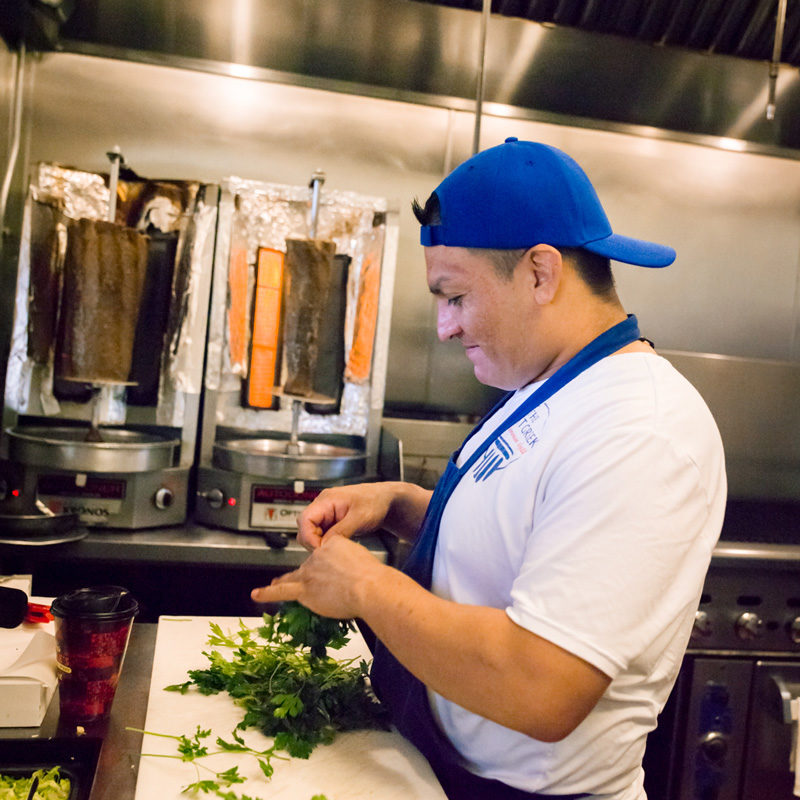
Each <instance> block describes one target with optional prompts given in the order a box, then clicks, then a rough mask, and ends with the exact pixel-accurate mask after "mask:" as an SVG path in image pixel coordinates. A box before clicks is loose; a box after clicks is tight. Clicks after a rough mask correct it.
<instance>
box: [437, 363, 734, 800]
mask: <svg viewBox="0 0 800 800" xmlns="http://www.w3.org/2000/svg"><path fill="white" fill-rule="evenodd" d="M539 385H541V384H534V385H531V386H528V387H525V388H524V389H521V390H520V391H519V392H517V393H516V395H515V396H514V397H513V398H511V400H509V402H507V403H506V405H505V406H504V407H503V408H502V409H501V410H500V411H499V412H497V414H496V415H495V418H494V419H491V420H488V421H487V422H486V423H485V424H484V426H483V428H482V429H481V430H480V431H479V432H478V433H477V434H476V435H475V436H473V437H472V439H471V440H470V441H469V443H468V445H467V446H466V447H465V449H464V451H463V452H462V454H461V458H460V459H459V461H460V463H461V464H463V463H464V462H465V459H467V458H468V457H469V455H470V454H471V453H472V452H474V450H475V449H476V448H477V446H478V445H479V443H480V442H482V441H483V440H484V438H485V437H486V436H488V435H490V434H491V433H492V432H493V431H494V430H495V428H496V427H497V422H498V420H499V419H500V417H507V416H508V415H510V413H511V411H513V410H514V409H515V408H517V407H518V406H519V404H520V403H521V402H522V401H523V400H524V399H525V398H526V397H528V396H529V395H530V394H531V393H532V392H533V391H534V390H535V389H536V388H537V387H538V386H539ZM725 498H726V480H725V465H724V456H723V451H722V442H721V440H720V437H719V433H718V431H717V427H716V425H715V423H714V420H713V419H712V417H711V414H710V412H709V411H708V408H707V407H706V405H705V403H704V402H703V400H702V398H701V397H700V395H699V394H698V393H697V392H696V391H695V389H694V388H693V387H692V386H691V385H690V384H689V383H688V382H687V381H686V380H685V379H684V378H683V377H682V376H681V375H680V374H679V373H678V372H677V371H676V370H675V369H674V368H673V367H672V365H671V364H670V363H669V362H668V361H666V360H665V359H663V358H661V357H660V356H657V355H655V354H651V353H624V354H619V355H613V356H610V357H608V358H605V359H603V360H602V361H600V362H598V363H597V364H595V365H593V366H592V367H590V368H589V369H588V370H586V371H585V372H583V373H582V374H581V375H579V376H578V377H577V378H575V379H574V380H573V381H572V382H570V383H569V384H567V386H565V387H564V388H563V389H561V390H560V391H559V392H557V393H556V394H555V395H554V396H553V397H551V398H550V399H549V400H547V401H546V403H545V404H544V405H542V406H540V407H539V408H537V409H536V410H535V411H533V412H531V413H530V414H529V415H528V416H526V417H525V418H524V419H523V420H522V421H521V422H518V423H517V424H515V425H514V426H513V427H512V428H511V429H510V430H508V431H507V432H506V433H504V434H503V435H502V437H501V440H500V441H498V442H496V443H495V444H493V445H492V446H490V447H489V449H488V450H487V452H486V453H485V454H484V455H483V456H482V457H481V458H479V459H478V461H477V463H476V464H475V465H474V466H473V467H472V469H471V470H470V471H469V472H468V473H467V474H466V475H464V477H463V478H462V479H461V481H460V483H459V484H458V486H457V487H456V489H455V491H454V493H453V495H452V496H451V498H450V501H449V502H448V504H447V507H446V509H445V511H444V515H443V517H442V522H441V528H440V532H439V540H438V543H437V549H436V555H435V561H434V569H433V586H432V588H433V591H434V592H435V593H436V594H437V595H440V596H442V597H445V598H448V599H452V600H454V601H456V602H459V603H467V604H476V605H484V606H492V607H495V608H504V609H506V611H507V613H508V615H509V617H510V618H511V619H512V620H513V621H514V622H515V623H517V624H518V625H521V626H522V627H524V628H526V629H528V630H530V631H532V632H533V633H535V634H537V635H539V636H541V637H543V638H545V639H548V640H549V641H551V642H554V643H555V644H557V645H559V646H560V647H562V648H564V649H565V650H567V651H569V652H571V653H574V654H576V655H578V656H580V657H581V658H583V659H584V660H586V661H588V662H589V663H591V664H593V665H594V666H596V667H598V668H599V669H600V670H602V671H603V672H604V673H605V674H606V675H608V676H609V677H610V678H611V679H612V680H611V684H610V686H609V687H608V689H607V691H606V692H605V694H604V695H603V697H602V698H601V699H600V701H599V702H598V704H597V705H596V707H595V708H594V709H593V710H592V712H591V713H590V714H589V716H588V717H587V718H586V719H585V720H584V721H583V722H582V723H581V724H580V725H579V726H578V727H577V728H576V729H575V730H574V731H573V732H572V733H571V734H570V735H569V736H567V737H566V738H565V739H564V740H562V741H560V742H555V743H547V742H541V741H537V740H535V739H532V738H530V737H528V736H526V735H524V734H522V733H518V732H516V731H512V730H510V729H508V728H504V727H502V726H500V725H498V724H496V723H494V722H490V721H489V720H487V719H485V718H483V717H480V716H478V715H476V714H473V713H471V712H469V711H466V710H465V709H464V708H462V707H460V706H458V705H456V704H454V703H451V702H449V701H447V700H444V699H443V698H442V697H441V696H439V695H437V694H435V693H432V692H431V693H430V697H431V705H432V708H433V712H434V715H435V716H436V718H437V720H438V721H439V724H440V725H441V726H442V728H443V729H444V731H445V732H446V733H447V736H448V737H449V738H450V740H451V741H452V742H453V744H454V745H455V747H456V748H457V749H458V750H459V751H460V752H461V754H462V755H463V756H464V757H465V758H466V760H467V765H468V767H469V769H471V770H472V771H473V772H475V773H477V774H479V775H483V776H485V777H488V778H495V779H498V780H501V781H503V782H504V783H507V784H509V785H511V786H515V787H518V788H521V789H525V790H527V791H537V792H542V793H545V794H547V793H552V794H566V793H573V792H574V793H578V792H589V793H591V794H594V795H597V796H599V797H603V798H613V800H642V798H644V797H645V793H644V790H643V788H642V781H643V771H642V767H641V760H642V755H643V753H644V748H645V739H646V736H647V734H648V732H649V731H650V730H651V729H652V728H654V727H655V725H656V718H657V715H658V713H659V712H660V711H661V709H662V708H663V706H664V703H665V702H666V700H667V696H668V695H669V692H670V689H671V688H672V685H673V683H674V681H675V678H676V677H677V673H678V670H679V668H680V665H681V659H682V657H683V654H684V651H685V649H686V645H687V643H688V639H689V635H690V632H691V627H692V621H693V619H694V613H695V611H696V609H697V606H698V602H699V599H700V593H701V590H702V587H703V582H704V578H705V574H706V570H707V568H708V565H709V562H710V558H711V552H712V550H713V548H714V545H715V543H716V541H717V539H718V537H719V532H720V529H721V527H722V519H723V516H724V510H725ZM531 680H536V675H535V674H533V673H532V674H531Z"/></svg>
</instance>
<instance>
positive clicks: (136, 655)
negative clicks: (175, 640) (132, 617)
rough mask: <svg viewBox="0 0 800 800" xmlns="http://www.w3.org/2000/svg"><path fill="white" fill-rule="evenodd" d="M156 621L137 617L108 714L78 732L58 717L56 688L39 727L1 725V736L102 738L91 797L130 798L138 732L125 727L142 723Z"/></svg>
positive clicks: (138, 749) (96, 799) (107, 799)
mask: <svg viewBox="0 0 800 800" xmlns="http://www.w3.org/2000/svg"><path fill="white" fill-rule="evenodd" d="M156 630H157V626H156V625H154V624H143V623H136V624H134V626H133V630H132V632H131V638H130V642H129V644H128V650H127V652H126V654H125V662H124V664H123V668H122V673H121V675H120V680H119V685H118V686H117V692H116V695H115V697H114V704H113V706H112V708H111V715H110V717H109V719H108V720H106V721H104V722H102V723H96V724H95V725H87V726H85V728H84V730H83V732H82V733H81V732H79V731H78V730H77V729H76V727H75V726H74V725H66V724H63V723H61V721H60V720H59V711H58V692H56V693H55V695H54V696H53V699H52V701H51V703H50V706H49V708H48V710H47V714H46V715H45V718H44V720H43V721H42V724H41V726H40V727H39V728H5V729H0V749H2V739H11V738H13V739H17V738H22V739H27V738H31V739H34V738H37V739H53V738H55V739H57V740H59V741H62V740H64V741H65V747H68V746H69V740H70V739H74V738H75V737H78V736H79V735H80V736H84V737H89V738H97V739H102V745H101V749H100V757H99V760H98V762H97V770H96V773H95V779H94V784H93V786H92V789H91V794H90V795H89V798H90V800H132V798H133V796H134V792H135V789H136V775H137V770H138V767H139V755H140V753H141V749H142V734H141V733H137V732H136V731H131V730H128V728H129V727H130V728H139V729H141V728H143V727H144V721H145V714H146V712H147V697H148V692H149V691H150V672H151V670H152V666H153V651H154V648H155V641H156Z"/></svg>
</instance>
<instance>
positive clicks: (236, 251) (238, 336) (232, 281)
mask: <svg viewBox="0 0 800 800" xmlns="http://www.w3.org/2000/svg"><path fill="white" fill-rule="evenodd" d="M228 347H229V348H230V358H231V368H232V369H233V372H234V373H235V374H238V375H244V374H246V367H247V249H246V248H245V247H234V248H232V249H231V260H230V264H229V265H228Z"/></svg>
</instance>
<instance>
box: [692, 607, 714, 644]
mask: <svg viewBox="0 0 800 800" xmlns="http://www.w3.org/2000/svg"><path fill="white" fill-rule="evenodd" d="M712 633H714V627H713V625H712V624H711V617H709V616H708V612H707V611H695V612H694V625H693V626H692V639H707V638H708V637H709V636H711V634H712Z"/></svg>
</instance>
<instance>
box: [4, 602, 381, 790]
mask: <svg viewBox="0 0 800 800" xmlns="http://www.w3.org/2000/svg"><path fill="white" fill-rule="evenodd" d="M210 628H211V634H210V636H209V638H208V644H209V645H210V646H211V647H213V648H226V649H228V650H230V651H231V653H230V657H229V658H226V657H225V656H224V655H223V654H222V653H220V652H219V651H218V650H211V651H204V652H203V655H205V656H206V657H207V658H208V660H209V662H210V666H209V667H208V668H207V669H196V670H189V673H188V675H189V680H188V681H185V682H184V683H177V684H173V685H171V686H166V687H165V689H166V690H167V691H171V692H180V693H181V694H186V693H187V692H189V691H190V690H192V687H196V689H197V691H199V692H200V693H201V694H218V693H220V692H227V693H228V694H229V695H230V696H231V697H232V698H233V702H234V703H236V704H237V705H239V706H241V707H242V708H243V709H244V717H243V719H242V721H241V722H240V723H239V724H238V725H237V726H236V729H235V730H234V731H233V732H232V734H231V738H232V741H226V740H224V739H222V738H221V737H217V740H216V745H217V748H219V749H216V750H210V749H209V744H208V742H207V741H206V740H207V739H208V737H209V736H210V735H211V731H210V730H204V729H202V728H201V727H200V726H199V725H198V726H197V730H196V731H195V733H194V734H193V735H192V736H186V735H183V736H172V735H170V734H163V733H153V732H152V731H139V732H141V733H149V734H150V735H152V736H161V737H164V738H168V739H174V740H175V741H176V742H177V750H178V755H173V756H171V755H163V754H155V753H144V754H143V755H149V756H158V757H161V758H176V759H180V760H182V761H187V762H191V763H192V764H194V766H195V769H196V770H197V780H196V781H195V782H194V783H190V784H189V785H188V786H185V787H184V788H183V789H182V792H183V793H184V794H188V795H192V796H197V795H200V794H210V795H213V796H216V797H219V798H222V800H255V799H254V798H251V797H248V796H247V795H237V794H236V793H235V791H233V790H231V789H230V787H231V786H233V785H234V784H237V783H242V782H243V781H244V779H243V778H242V777H241V776H240V775H239V773H238V769H237V767H232V768H231V769H228V770H225V771H224V772H215V771H214V770H213V769H211V768H210V767H208V766H206V765H205V764H203V763H201V762H200V760H199V759H204V758H206V757H207V756H213V755H218V754H220V753H226V752H229V753H242V754H248V755H251V756H253V757H255V758H256V759H257V761H258V765H259V768H260V769H261V772H262V773H263V774H264V777H265V778H266V779H267V780H269V779H270V778H271V777H272V774H273V765H272V761H273V759H275V758H279V759H282V758H285V757H286V756H282V755H280V754H279V751H283V752H286V753H288V754H289V755H290V756H294V757H296V758H308V757H309V756H310V755H311V752H312V751H313V750H314V748H315V747H316V746H317V745H318V744H327V743H330V742H332V741H333V739H334V737H335V736H336V734H337V733H338V732H340V731H349V730H358V729H363V728H373V729H374V728H387V727H388V718H387V716H386V713H385V711H384V709H383V708H382V706H381V705H380V703H379V702H378V701H377V699H376V698H375V697H374V695H373V694H372V692H371V690H370V688H369V685H368V682H367V675H368V673H369V665H368V664H367V662H366V661H363V660H362V661H360V662H359V663H358V664H356V663H355V662H356V659H346V660H342V661H337V660H336V659H334V658H332V657H330V656H328V652H327V651H328V649H329V648H330V649H333V650H338V649H340V648H342V647H344V645H346V644H347V642H348V640H349V638H348V634H349V633H350V632H351V631H353V630H355V626H354V624H353V622H352V621H348V620H335V619H328V618H326V617H321V616H319V615H318V614H315V613H314V612H312V611H309V610H308V609H307V608H305V607H304V606H302V605H300V604H299V603H296V602H290V603H284V604H283V605H282V606H281V608H280V609H279V611H278V612H277V613H276V614H274V615H269V614H264V624H263V625H260V626H258V627H256V628H248V627H247V626H246V625H244V623H242V622H241V621H240V623H239V629H238V630H237V631H235V632H234V633H226V632H225V631H223V630H222V628H221V626H220V625H219V624H218V623H215V622H212V623H210ZM247 728H257V729H258V730H260V731H261V732H262V733H264V734H265V735H266V736H270V737H272V740H273V742H272V746H271V747H269V748H267V749H266V750H254V749H252V748H250V747H249V746H248V745H247V744H246V743H245V741H244V739H243V738H242V736H241V734H240V733H239V731H240V730H244V729H247ZM128 730H138V729H136V728H129V729H128ZM200 767H202V768H203V769H205V770H207V771H208V772H210V773H213V778H205V779H201V777H200V771H199V768H200ZM0 800H3V798H0ZM311 800H327V798H326V797H325V795H324V794H318V795H314V796H313V797H312V798H311Z"/></svg>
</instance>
